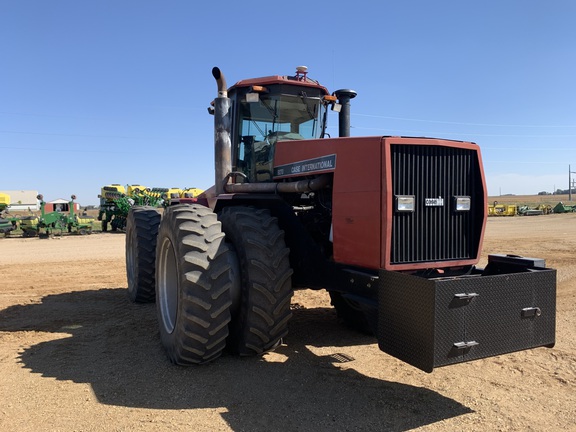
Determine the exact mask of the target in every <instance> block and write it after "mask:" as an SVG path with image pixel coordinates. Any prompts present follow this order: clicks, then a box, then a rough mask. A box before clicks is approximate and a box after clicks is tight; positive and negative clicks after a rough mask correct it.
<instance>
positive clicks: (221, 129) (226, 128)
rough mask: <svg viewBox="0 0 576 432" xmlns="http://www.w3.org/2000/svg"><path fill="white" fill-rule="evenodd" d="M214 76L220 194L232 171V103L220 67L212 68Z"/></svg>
mask: <svg viewBox="0 0 576 432" xmlns="http://www.w3.org/2000/svg"><path fill="white" fill-rule="evenodd" d="M212 76H214V78H215V79H216V84H217V86H218V97H217V98H216V99H214V172H215V178H214V187H215V189H216V190H215V192H216V195H217V196H218V195H221V194H223V193H225V190H224V188H225V185H224V179H225V178H226V176H227V175H228V174H229V173H230V172H231V171H232V141H231V139H230V135H231V121H230V105H231V104H230V99H228V89H227V87H226V79H225V78H224V75H223V74H222V72H221V71H220V69H219V68H217V67H214V68H212Z"/></svg>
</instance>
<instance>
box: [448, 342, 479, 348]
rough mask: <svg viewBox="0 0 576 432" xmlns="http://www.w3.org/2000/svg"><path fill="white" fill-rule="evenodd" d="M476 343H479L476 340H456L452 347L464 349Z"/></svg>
mask: <svg viewBox="0 0 576 432" xmlns="http://www.w3.org/2000/svg"><path fill="white" fill-rule="evenodd" d="M476 345H480V343H479V342H476V341H468V342H456V343H455V344H454V348H456V349H458V350H466V349H470V348H472V347H473V346H476Z"/></svg>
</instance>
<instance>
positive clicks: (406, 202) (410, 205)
mask: <svg viewBox="0 0 576 432" xmlns="http://www.w3.org/2000/svg"><path fill="white" fill-rule="evenodd" d="M414 203H415V200H414V195H396V211H399V212H413V211H414V208H415V206H414Z"/></svg>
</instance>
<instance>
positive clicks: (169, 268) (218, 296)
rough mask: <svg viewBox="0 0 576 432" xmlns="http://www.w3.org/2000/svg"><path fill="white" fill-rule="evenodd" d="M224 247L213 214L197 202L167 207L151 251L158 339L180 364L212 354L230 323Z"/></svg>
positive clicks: (216, 354)
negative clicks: (155, 245) (154, 264)
mask: <svg viewBox="0 0 576 432" xmlns="http://www.w3.org/2000/svg"><path fill="white" fill-rule="evenodd" d="M228 258H229V250H228V247H227V246H226V243H225V241H224V233H222V230H221V224H220V222H218V219H217V217H216V214H215V213H213V212H212V211H211V210H210V209H209V208H207V207H204V206H201V205H196V204H194V205H177V206H174V207H169V208H168V209H167V210H166V211H165V213H164V216H163V218H162V222H161V223H160V230H159V233H158V244H157V249H156V307H157V311H158V321H159V327H160V338H161V340H162V344H163V345H164V348H165V349H166V352H167V354H168V357H169V358H170V360H171V361H172V362H173V363H176V364H180V365H188V364H200V363H206V362H210V361H212V360H215V359H216V358H218V357H219V356H220V355H221V353H222V351H223V349H224V347H225V345H226V338H227V336H228V323H229V322H230V305H231V303H232V302H231V299H230V286H231V279H230V277H231V276H230V264H229V262H228Z"/></svg>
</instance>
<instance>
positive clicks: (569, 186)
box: [568, 165, 576, 201]
mask: <svg viewBox="0 0 576 432" xmlns="http://www.w3.org/2000/svg"><path fill="white" fill-rule="evenodd" d="M572 174H576V172H574V171H572V169H571V168H570V165H568V201H572Z"/></svg>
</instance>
